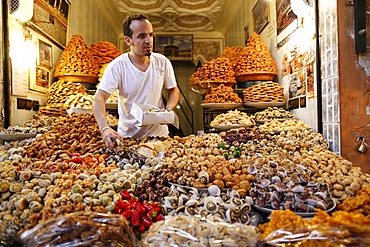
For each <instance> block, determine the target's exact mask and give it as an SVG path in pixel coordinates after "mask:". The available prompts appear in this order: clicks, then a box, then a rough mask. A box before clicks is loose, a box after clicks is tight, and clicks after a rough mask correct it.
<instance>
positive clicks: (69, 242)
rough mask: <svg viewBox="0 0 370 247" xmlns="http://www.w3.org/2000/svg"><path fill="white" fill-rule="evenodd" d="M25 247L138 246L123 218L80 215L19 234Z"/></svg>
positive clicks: (46, 223)
mask: <svg viewBox="0 0 370 247" xmlns="http://www.w3.org/2000/svg"><path fill="white" fill-rule="evenodd" d="M20 239H21V241H22V243H23V244H24V246H25V247H31V246H32V247H38V246H40V247H41V246H55V247H62V246H68V247H74V246H76V247H77V246H79V247H80V246H96V247H98V246H104V247H107V246H117V247H120V246H122V247H123V246H125V247H134V246H136V238H135V236H134V234H133V232H132V229H131V227H130V226H129V223H128V221H127V220H126V219H125V218H124V217H122V216H120V215H110V214H102V213H91V212H79V213H72V214H67V215H63V216H60V217H58V218H54V219H49V220H47V221H45V222H42V223H40V224H38V225H36V226H35V227H33V228H31V229H29V230H26V231H24V232H22V233H20Z"/></svg>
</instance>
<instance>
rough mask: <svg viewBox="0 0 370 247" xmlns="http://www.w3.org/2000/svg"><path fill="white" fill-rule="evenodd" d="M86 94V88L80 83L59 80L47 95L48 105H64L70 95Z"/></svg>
mask: <svg viewBox="0 0 370 247" xmlns="http://www.w3.org/2000/svg"><path fill="white" fill-rule="evenodd" d="M78 93H82V94H86V88H85V87H84V86H83V85H82V84H80V83H74V82H71V81H64V80H58V81H56V82H54V83H53V84H51V86H50V87H49V88H48V91H47V94H46V104H47V105H50V104H64V103H65V102H66V101H67V99H68V97H69V96H70V95H76V94H78Z"/></svg>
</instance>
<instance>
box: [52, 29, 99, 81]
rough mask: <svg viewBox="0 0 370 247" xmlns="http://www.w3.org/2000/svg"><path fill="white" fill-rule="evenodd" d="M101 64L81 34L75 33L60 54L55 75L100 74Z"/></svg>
mask: <svg viewBox="0 0 370 247" xmlns="http://www.w3.org/2000/svg"><path fill="white" fill-rule="evenodd" d="M98 74H99V65H98V63H97V62H96V60H95V59H94V58H93V56H92V53H91V51H90V49H89V48H88V47H87V45H86V43H85V41H84V39H83V38H82V36H81V35H80V34H76V35H73V36H72V38H71V40H70V41H69V43H68V44H67V47H66V48H65V49H64V51H63V53H62V55H61V56H60V58H59V60H58V63H57V65H56V68H55V72H54V77H59V76H63V75H85V76H98Z"/></svg>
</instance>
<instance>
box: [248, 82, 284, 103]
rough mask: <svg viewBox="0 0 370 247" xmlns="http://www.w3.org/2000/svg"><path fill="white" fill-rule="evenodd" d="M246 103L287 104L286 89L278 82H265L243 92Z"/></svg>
mask: <svg viewBox="0 0 370 247" xmlns="http://www.w3.org/2000/svg"><path fill="white" fill-rule="evenodd" d="M243 99H244V103H247V102H285V97H284V87H283V86H281V85H280V84H279V83H277V82H273V81H265V82H261V83H259V84H257V85H253V86H251V87H248V88H246V89H244V90H243Z"/></svg>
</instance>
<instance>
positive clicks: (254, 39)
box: [235, 33, 277, 75]
mask: <svg viewBox="0 0 370 247" xmlns="http://www.w3.org/2000/svg"><path fill="white" fill-rule="evenodd" d="M238 58H239V61H238V62H237V64H236V66H235V74H236V75H243V74H250V73H259V72H266V73H272V74H277V66H276V62H275V61H274V59H273V58H272V57H271V54H270V50H269V49H268V47H267V46H266V44H265V43H264V42H263V41H262V39H261V36H259V35H258V34H257V33H253V34H252V35H251V36H250V37H249V39H248V42H247V45H246V46H245V47H244V48H243V49H242V52H241V54H240V55H239V57H238Z"/></svg>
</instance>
